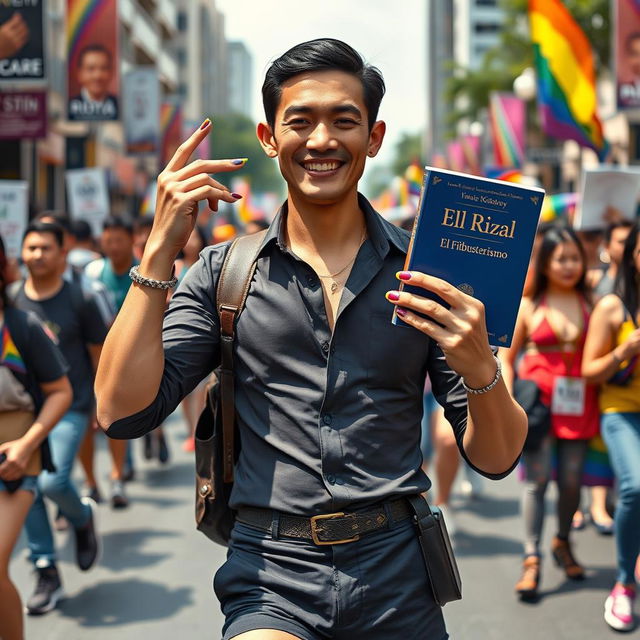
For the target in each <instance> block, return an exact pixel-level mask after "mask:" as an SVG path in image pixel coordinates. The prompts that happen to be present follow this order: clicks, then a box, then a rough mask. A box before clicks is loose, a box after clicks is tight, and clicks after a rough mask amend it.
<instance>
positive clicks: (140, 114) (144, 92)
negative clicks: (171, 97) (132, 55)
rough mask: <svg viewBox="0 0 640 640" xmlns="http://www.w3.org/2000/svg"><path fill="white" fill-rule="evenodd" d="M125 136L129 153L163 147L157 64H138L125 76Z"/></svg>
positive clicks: (151, 152)
mask: <svg viewBox="0 0 640 640" xmlns="http://www.w3.org/2000/svg"><path fill="white" fill-rule="evenodd" d="M122 97H123V102H124V104H123V114H122V115H123V119H124V135H125V141H126V148H127V153H128V154H154V153H157V152H158V151H159V148H160V81H159V79H158V72H157V71H156V69H155V67H138V68H137V69H133V70H131V71H129V72H128V73H127V74H126V75H125V76H124V77H123V79H122Z"/></svg>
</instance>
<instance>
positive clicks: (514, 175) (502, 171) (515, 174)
mask: <svg viewBox="0 0 640 640" xmlns="http://www.w3.org/2000/svg"><path fill="white" fill-rule="evenodd" d="M484 175H485V176H486V177H487V178H491V179H492V180H503V181H504V182H516V183H518V184H521V183H522V171H520V169H515V168H513V167H511V168H508V169H507V168H505V167H484Z"/></svg>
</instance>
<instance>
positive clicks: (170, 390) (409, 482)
mask: <svg viewBox="0 0 640 640" xmlns="http://www.w3.org/2000/svg"><path fill="white" fill-rule="evenodd" d="M383 94H384V82H383V79H382V76H381V74H380V72H379V71H378V70H377V69H375V68H374V67H371V66H368V65H366V64H364V62H363V60H362V58H361V57H360V56H359V55H358V53H357V52H356V51H354V50H353V49H352V48H351V47H349V46H348V45H346V44H345V43H343V42H340V41H337V40H332V39H321V40H314V41H311V42H306V43H303V44H300V45H297V46H296V47H294V48H292V49H291V50H289V51H287V52H286V53H285V54H283V55H282V56H281V57H280V58H278V59H277V60H275V61H274V62H273V63H272V65H271V66H270V68H269V69H268V71H267V74H266V78H265V81H264V85H263V101H264V107H265V115H266V120H265V122H262V123H260V124H259V125H258V128H257V133H258V138H259V139H260V143H261V144H262V147H263V148H264V150H265V153H267V155H268V156H270V157H272V158H277V160H278V163H279V166H280V171H281V173H282V175H283V177H284V179H285V180H286V182H287V186H288V194H287V200H286V202H285V203H284V204H283V206H282V208H281V209H280V211H279V212H278V214H277V215H276V217H275V219H274V220H273V222H272V224H271V226H270V228H269V229H268V231H267V233H266V235H265V237H264V239H263V242H262V245H261V249H260V251H259V254H258V259H257V268H256V273H255V276H254V279H253V281H252V285H251V289H250V291H249V296H248V299H247V304H246V308H245V309H244V311H243V313H242V315H241V316H240V318H239V320H238V324H237V328H236V349H235V353H234V362H235V376H236V415H237V422H238V427H239V430H240V439H241V441H242V448H241V452H240V458H239V460H238V462H237V466H236V471H235V479H236V480H235V484H234V488H233V494H232V497H231V505H232V507H233V508H234V509H236V510H237V520H236V525H235V527H234V531H233V534H232V540H231V543H230V553H229V556H228V559H227V562H226V563H225V564H224V565H223V566H222V567H221V568H220V569H219V571H218V573H217V574H216V578H215V581H214V588H215V591H216V594H217V596H218V598H219V599H220V602H221V605H222V610H223V612H224V614H225V617H226V622H225V626H224V629H223V636H224V638H225V639H230V638H239V639H240V638H241V639H254V638H255V639H259V640H287V639H292V638H293V639H295V638H300V639H302V640H317V639H319V638H328V637H332V638H349V639H350V640H356V639H359V638H363V639H364V638H366V639H367V640H372V639H374V640H376V639H380V640H382V639H384V640H389V639H390V638H406V639H410V638H416V639H417V638H421V639H422V638H430V639H434V640H440V639H442V638H446V637H447V633H446V630H445V625H444V621H443V617H442V613H441V610H440V608H439V607H438V606H437V605H436V604H435V601H434V597H433V594H432V592H431V588H430V586H429V581H428V577H427V573H426V569H425V566H424V562H423V559H422V556H421V552H420V547H419V543H418V538H417V534H416V528H415V526H414V524H413V520H412V517H411V515H412V514H411V510H410V508H409V504H408V501H407V497H408V496H415V495H417V494H420V493H422V492H424V491H426V490H427V489H428V488H429V486H430V482H429V479H428V478H427V477H426V476H425V475H424V473H423V472H422V470H421V462H422V459H421V454H420V446H419V444H420V420H421V417H422V392H423V388H424V380H425V375H426V373H427V372H428V373H429V374H430V376H431V380H432V384H433V390H434V394H435V395H436V397H437V398H438V400H439V401H440V403H441V404H442V405H443V406H444V408H445V413H446V416H447V418H448V419H449V421H450V422H451V424H452V425H453V428H454V431H455V434H456V438H457V442H458V445H459V447H460V450H461V452H462V454H463V456H464V457H465V458H466V459H467V460H468V461H469V462H470V463H471V464H472V465H473V466H475V468H477V469H478V470H479V471H480V472H481V473H484V475H486V476H488V477H492V478H500V477H503V476H504V475H506V474H507V473H508V472H509V471H510V470H511V469H512V468H513V467H514V465H515V462H516V460H517V459H518V456H519V454H520V451H521V448H522V443H523V440H524V436H525V431H526V419H525V416H524V413H523V412H522V410H521V409H520V407H518V405H516V404H515V403H514V402H513V401H512V399H511V398H510V396H509V394H508V392H507V390H506V388H505V386H504V384H503V382H502V381H501V378H500V369H499V367H498V365H497V362H496V359H495V358H494V356H493V354H492V352H491V349H490V347H489V344H488V338H487V333H486V328H485V323H484V310H483V308H482V305H481V303H479V302H478V301H476V300H474V299H473V298H471V297H469V296H467V295H465V294H464V293H461V292H459V291H457V290H455V289H454V288H452V287H451V286H449V285H448V284H447V283H445V282H443V281H442V280H438V279H436V278H432V277H428V276H426V275H423V274H420V273H404V272H401V270H402V268H403V264H404V258H405V254H406V250H407V247H408V244H409V234H408V233H406V232H405V231H402V230H400V229H398V228H396V227H394V226H392V225H390V224H389V223H387V222H386V221H385V220H384V219H382V218H381V217H380V216H379V215H378V214H377V213H376V212H375V211H374V210H373V208H372V207H371V205H370V204H369V203H368V202H367V200H366V199H365V198H364V197H363V196H362V195H360V194H359V193H358V190H357V187H358V180H359V179H360V177H361V175H362V172H363V170H364V166H365V162H366V160H367V158H368V157H373V156H375V155H376V154H377V153H378V150H379V149H380V145H381V144H382V141H383V138H384V133H385V124H384V122H382V121H379V120H377V113H378V107H379V105H380V101H381V99H382V96H383ZM210 129H211V123H210V122H209V121H208V120H207V121H205V122H204V123H203V125H202V126H201V128H200V129H199V130H198V131H196V132H195V133H194V134H193V135H192V136H191V137H190V138H189V139H188V140H187V141H186V142H185V143H184V144H183V145H182V146H181V147H180V148H179V149H178V151H177V152H176V154H175V155H174V157H173V158H172V160H171V161H170V163H169V165H168V166H167V168H166V169H165V170H164V171H163V172H162V174H161V175H160V176H159V179H158V201H157V208H156V215H155V221H154V226H153V229H152V231H151V235H150V237H149V240H148V243H147V245H146V249H145V253H144V256H143V258H142V260H141V263H140V267H139V271H140V274H142V275H143V276H145V277H146V278H152V279H155V280H157V281H158V282H157V283H155V284H156V285H158V284H159V285H160V286H168V284H169V278H170V276H171V270H172V265H173V261H174V259H175V257H176V254H177V253H178V251H179V250H180V249H181V248H182V247H183V246H184V244H185V243H186V241H187V239H188V237H189V235H190V233H191V230H192V229H193V226H194V224H195V222H196V216H197V212H198V207H197V203H198V201H199V200H205V199H206V200H208V201H209V205H210V206H211V208H212V209H213V210H216V208H217V204H218V201H219V200H223V201H225V202H233V201H234V200H236V199H237V198H238V197H239V196H237V195H236V194H232V193H230V192H229V191H228V190H227V189H226V188H225V187H224V186H222V185H221V184H220V183H219V182H217V181H216V180H214V179H213V178H211V177H210V175H209V174H211V173H219V172H229V171H233V170H236V169H238V168H241V167H242V165H243V161H242V160H207V161H202V160H199V161H195V162H192V163H190V164H187V162H188V159H189V157H190V156H191V154H192V152H193V151H194V149H195V148H196V147H197V145H198V144H199V143H200V142H201V141H202V140H203V139H204V138H205V136H206V135H208V133H209V131H210ZM228 248H229V244H228V243H227V244H223V245H218V246H216V247H211V248H208V249H205V251H203V252H202V254H201V257H200V261H199V262H198V263H197V264H196V265H194V267H193V268H192V269H191V270H190V271H189V273H188V274H187V276H186V277H185V279H184V281H183V284H181V286H180V288H179V289H178V291H177V292H176V293H175V294H174V296H173V298H172V300H171V305H170V308H169V311H168V313H167V315H166V317H165V318H164V322H163V311H164V301H165V293H164V291H162V290H159V289H155V288H150V287H148V286H146V285H145V284H144V283H136V284H135V285H134V286H132V288H131V290H130V291H129V294H128V296H127V298H126V300H125V303H124V306H123V312H122V313H121V314H120V315H119V316H118V318H117V319H116V322H115V324H114V326H113V328H112V330H111V333H110V335H109V337H108V339H107V342H106V344H105V349H104V351H103V358H102V360H101V362H100V370H99V372H98V378H97V384H96V389H97V392H98V418H99V421H100V423H101V424H102V425H103V427H104V428H106V429H107V433H108V434H109V435H111V436H112V437H119V438H122V437H136V436H139V435H141V434H142V433H144V432H145V431H148V430H149V429H151V428H152V427H153V426H155V425H157V424H159V423H160V422H162V420H163V419H164V417H165V416H166V415H167V414H168V413H170V412H171V411H173V409H174V408H175V407H176V406H177V404H178V403H179V401H180V400H181V399H182V398H183V397H184V396H185V395H187V394H188V393H189V392H190V391H191V390H192V389H193V388H194V387H195V386H196V384H198V382H199V381H200V380H201V379H202V378H204V377H205V376H206V375H207V374H208V373H209V372H210V371H211V370H212V368H214V367H215V366H217V365H218V364H219V362H220V338H219V334H220V327H219V324H218V313H217V310H216V308H215V302H214V300H215V291H216V286H217V283H218V279H219V274H220V268H221V265H222V263H223V260H224V257H225V255H226V252H227V250H228ZM398 272H401V273H400V274H399V278H400V279H402V280H405V281H409V282H411V283H412V284H416V285H418V286H421V287H424V288H425V289H428V290H431V291H435V292H437V293H439V294H440V295H441V296H442V297H443V298H444V299H445V300H446V301H447V302H448V303H449V305H450V307H449V308H448V309H447V308H445V307H443V306H440V305H437V304H436V303H434V302H432V301H429V300H427V299H426V298H423V297H420V296H411V295H409V294H407V293H398V292H397V290H396V287H397V283H398V280H397V278H396V274H397V273H398ZM147 282H148V281H147ZM389 302H392V303H393V304H396V305H400V307H399V308H400V313H401V314H402V316H403V318H404V319H405V320H406V321H407V323H408V324H410V325H411V327H410V328H399V327H395V326H393V325H392V324H391V311H392V307H391V305H390V304H389ZM415 311H423V312H427V313H428V314H429V315H430V316H431V317H432V318H434V319H435V320H437V323H436V322H433V321H430V320H426V319H424V318H422V317H421V316H418V315H417V314H415ZM140 372H145V375H144V376H142V375H140ZM463 377H464V383H466V385H467V386H466V387H465V386H464V385H463ZM315 516H325V519H323V520H322V522H323V523H324V526H323V531H322V532H320V533H318V529H317V527H316V528H315V529H314V527H315V526H316V524H317V519H316V518H314V517H315ZM326 516H330V517H329V518H326ZM354 522H358V523H360V524H361V525H362V527H361V528H360V529H358V535H353V530H352V527H353V523H354ZM325 526H326V529H325V528H324V527H325ZM314 533H315V535H313V534H314ZM347 534H348V535H347Z"/></svg>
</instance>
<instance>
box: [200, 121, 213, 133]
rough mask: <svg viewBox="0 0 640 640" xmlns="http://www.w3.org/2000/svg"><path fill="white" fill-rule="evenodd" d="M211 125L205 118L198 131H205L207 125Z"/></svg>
mask: <svg viewBox="0 0 640 640" xmlns="http://www.w3.org/2000/svg"><path fill="white" fill-rule="evenodd" d="M210 124H211V120H209V118H207V119H206V120H205V121H204V122H203V123H202V124H201V125H200V131H202V130H203V129H206V128H207V127H208V126H209V125H210Z"/></svg>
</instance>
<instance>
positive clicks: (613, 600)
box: [604, 584, 636, 631]
mask: <svg viewBox="0 0 640 640" xmlns="http://www.w3.org/2000/svg"><path fill="white" fill-rule="evenodd" d="M635 597H636V594H635V592H634V591H633V589H627V588H626V587H623V586H622V585H619V584H617V585H616V586H615V587H613V590H612V591H611V593H610V594H609V597H608V598H607V599H606V600H605V603H604V621H605V622H606V623H607V624H608V625H609V626H610V627H611V628H612V629H615V630H616V631H631V629H633V627H634V620H633V600H634V598H635Z"/></svg>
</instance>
